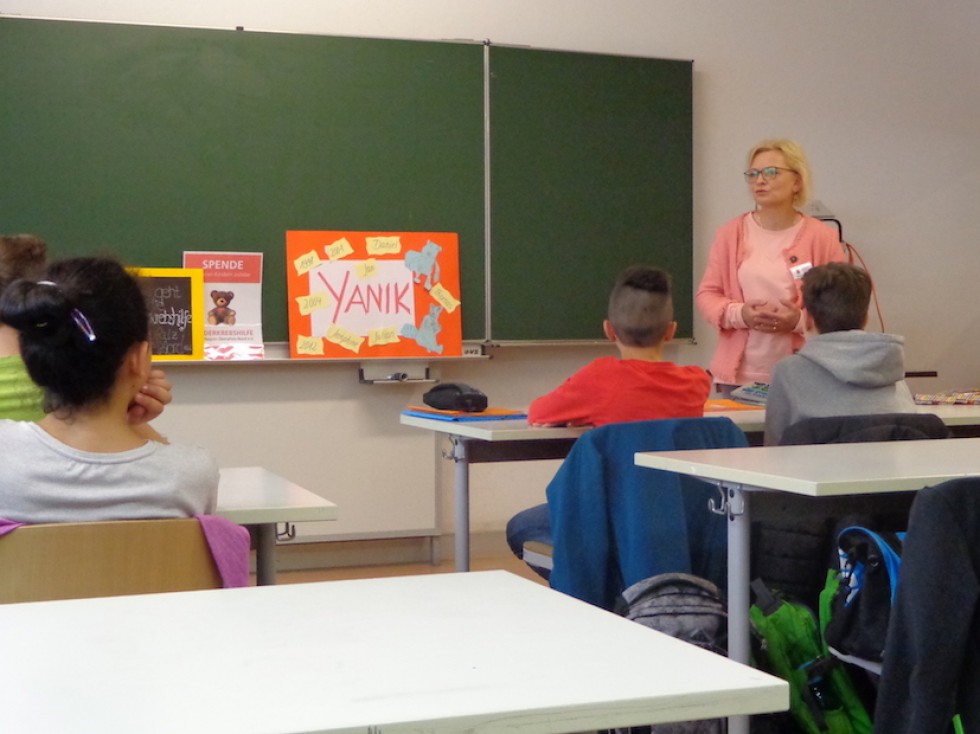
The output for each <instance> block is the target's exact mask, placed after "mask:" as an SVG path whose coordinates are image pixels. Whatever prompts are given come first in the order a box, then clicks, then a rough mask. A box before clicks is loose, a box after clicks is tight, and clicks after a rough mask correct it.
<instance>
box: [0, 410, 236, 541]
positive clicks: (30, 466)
mask: <svg viewBox="0 0 980 734" xmlns="http://www.w3.org/2000/svg"><path fill="white" fill-rule="evenodd" d="M0 446H2V447H3V448H2V450H0V517H2V518H4V519H7V520H17V521H19V522H29V523H41V522H85V521H97V520H136V519H149V518H168V517H170V518H172V517H191V516H193V515H198V514H209V513H213V512H214V507H215V502H216V500H217V494H218V465H217V462H215V460H214V458H213V457H212V456H211V455H210V454H209V453H208V452H207V451H205V450H204V449H201V448H196V447H191V446H179V445H174V444H161V443H158V442H156V441H147V442H146V443H145V444H144V445H143V446H140V447H139V448H137V449H132V450H130V451H121V452H117V453H108V454H107V453H94V452H90V451H79V450H77V449H74V448H71V447H70V446H66V445H65V444H63V443H61V442H60V441H58V440H57V439H55V438H53V437H52V436H51V435H49V434H48V433H46V432H45V431H44V430H43V429H42V428H41V427H40V426H38V425H37V424H36V423H24V422H20V421H11V420H0Z"/></svg>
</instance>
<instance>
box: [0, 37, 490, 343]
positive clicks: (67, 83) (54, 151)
mask: <svg viewBox="0 0 980 734" xmlns="http://www.w3.org/2000/svg"><path fill="white" fill-rule="evenodd" d="M483 51H484V49H483V46H482V45H480V44H465V43H440V42H414V41H392V40H377V39H363V38H339V37H326V36H303V35H288V34H274V33H252V32H248V31H245V32H238V31H234V30H228V31H220V30H199V29H187V28H163V27H147V26H129V25H107V24H97V23H72V22H58V21H41V20H27V19H16V18H4V19H0V109H2V110H3V111H2V113H0V148H2V150H3V154H2V158H0V159H2V161H3V166H2V167H3V177H4V184H3V186H2V187H0V232H4V233H12V232H22V231H26V232H34V233H37V234H39V235H41V236H42V237H44V238H45V239H46V240H47V241H48V243H49V245H50V247H51V249H52V251H53V254H55V255H58V256H63V255H70V254H80V253H85V254H90V253H92V252H93V251H100V252H102V251H105V252H111V253H114V254H116V255H118V256H119V257H121V258H123V259H124V260H125V261H126V262H127V263H128V264H133V265H140V266H153V267H178V266H180V264H181V253H182V252H183V251H184V250H219V249H227V250H238V251H263V252H265V253H267V256H266V257H265V263H264V266H265V272H264V288H263V326H264V337H265V339H266V340H267V341H283V340H285V339H286V336H287V326H286V308H285V292H286V289H285V275H284V272H285V265H284V263H285V232H286V230H288V229H341V230H343V229H360V230H374V231H388V230H394V231H426V232H429V231H438V232H445V231H450V232H457V233H458V234H459V241H460V250H461V263H460V265H461V273H462V282H461V293H462V300H463V303H464V305H465V307H464V310H463V318H464V326H463V328H464V332H465V333H467V334H474V335H477V336H482V334H483V332H484V326H485V322H484V312H483V306H484V300H485V299H484V291H485V288H484V272H485V269H484V199H485V197H484V168H483V163H484V157H483V151H484V132H483V131H484V99H483V68H484V67H483Z"/></svg>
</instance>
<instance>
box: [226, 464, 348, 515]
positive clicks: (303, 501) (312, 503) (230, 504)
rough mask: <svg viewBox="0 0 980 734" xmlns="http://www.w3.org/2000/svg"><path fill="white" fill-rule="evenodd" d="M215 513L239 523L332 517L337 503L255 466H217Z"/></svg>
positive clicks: (335, 511)
mask: <svg viewBox="0 0 980 734" xmlns="http://www.w3.org/2000/svg"><path fill="white" fill-rule="evenodd" d="M215 513H216V514H218V515H222V516H223V517H227V518H228V519H229V520H231V521H232V522H237V523H240V524H242V525H253V524H259V523H277V522H304V521H310V520H336V519H337V505H335V504H334V503H333V502H330V501H329V500H326V499H324V498H323V497H321V496H320V495H318V494H314V493H313V492H311V491H309V490H308V489H304V488H303V487H301V486H299V485H298V484H294V483H293V482H290V481H289V480H288V479H285V478H283V477H281V476H279V475H278V474H275V473H273V472H271V471H269V470H268V469H265V468H263V467H259V466H240V467H228V468H223V469H221V478H220V480H219V482H218V506H217V509H216V510H215Z"/></svg>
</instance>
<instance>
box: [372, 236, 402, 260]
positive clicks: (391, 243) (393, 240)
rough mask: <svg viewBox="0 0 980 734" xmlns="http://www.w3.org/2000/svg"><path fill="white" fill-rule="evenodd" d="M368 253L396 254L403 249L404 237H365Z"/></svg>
mask: <svg viewBox="0 0 980 734" xmlns="http://www.w3.org/2000/svg"><path fill="white" fill-rule="evenodd" d="M364 241H365V243H367V252H368V255H396V254H398V253H399V252H401V251H402V238H401V237H398V236H394V237H365V238H364Z"/></svg>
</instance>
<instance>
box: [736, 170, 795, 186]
mask: <svg viewBox="0 0 980 734" xmlns="http://www.w3.org/2000/svg"><path fill="white" fill-rule="evenodd" d="M792 170H793V169H792V168H781V167H779V166H766V167H765V168H751V169H749V170H748V171H746V172H745V173H743V174H742V175H743V176H745V180H746V181H748V182H749V183H755V181H756V179H757V178H759V176H762V180H763V181H772V180H773V179H774V178H776V176H778V175H779V172H780V171H792Z"/></svg>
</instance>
